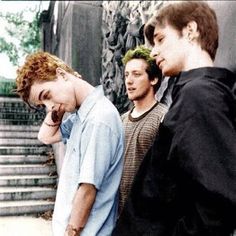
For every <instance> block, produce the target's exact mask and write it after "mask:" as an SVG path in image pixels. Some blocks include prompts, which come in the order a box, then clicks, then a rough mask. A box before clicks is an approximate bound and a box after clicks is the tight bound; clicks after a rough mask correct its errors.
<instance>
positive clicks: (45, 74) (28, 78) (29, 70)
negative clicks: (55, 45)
mask: <svg viewBox="0 0 236 236" xmlns="http://www.w3.org/2000/svg"><path fill="white" fill-rule="evenodd" d="M58 67H60V68H62V69H64V70H65V71H67V72H69V73H71V74H75V73H76V72H75V71H74V70H73V69H71V68H70V67H69V66H68V65H66V64H65V63H64V62H63V61H62V60H61V59H59V58H58V57H56V56H54V55H52V54H50V53H48V52H42V51H39V52H35V53H33V54H30V55H28V56H27V57H26V60H25V63H24V65H23V66H22V67H20V68H18V70H17V77H16V86H17V89H16V92H17V93H18V95H19V96H20V97H21V98H22V99H23V100H24V101H25V102H26V103H28V104H29V101H28V100H29V95H30V89H31V86H32V85H33V83H34V82H46V81H51V80H54V79H56V69H57V68H58Z"/></svg>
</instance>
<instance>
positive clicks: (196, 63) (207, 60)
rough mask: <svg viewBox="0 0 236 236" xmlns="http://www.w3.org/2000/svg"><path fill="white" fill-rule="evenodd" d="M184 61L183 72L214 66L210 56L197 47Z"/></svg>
mask: <svg viewBox="0 0 236 236" xmlns="http://www.w3.org/2000/svg"><path fill="white" fill-rule="evenodd" d="M193 55H194V56H193ZM185 61H186V64H185V66H184V71H188V70H192V69H196V68H200V67H212V66H213V65H214V63H213V60H212V59H211V57H210V55H209V54H208V53H207V52H206V51H204V50H202V49H201V48H199V47H196V48H194V49H193V51H192V52H191V53H189V54H188V56H187V57H186V60H185Z"/></svg>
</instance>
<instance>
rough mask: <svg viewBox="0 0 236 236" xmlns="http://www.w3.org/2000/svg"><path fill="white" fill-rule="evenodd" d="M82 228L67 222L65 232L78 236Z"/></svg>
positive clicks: (69, 235) (70, 235)
mask: <svg viewBox="0 0 236 236" xmlns="http://www.w3.org/2000/svg"><path fill="white" fill-rule="evenodd" d="M82 230H83V228H82V227H79V228H77V227H75V226H73V225H71V224H68V225H67V227H66V232H67V234H68V236H79V235H80V233H81V231H82Z"/></svg>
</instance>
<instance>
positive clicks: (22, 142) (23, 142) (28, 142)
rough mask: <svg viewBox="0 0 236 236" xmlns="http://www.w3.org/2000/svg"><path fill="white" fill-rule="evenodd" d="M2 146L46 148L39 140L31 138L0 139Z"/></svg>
mask: <svg viewBox="0 0 236 236" xmlns="http://www.w3.org/2000/svg"><path fill="white" fill-rule="evenodd" d="M0 145H1V146H16V145H17V146H44V144H43V143H42V142H40V141H39V140H38V139H30V138H24V139H23V138H18V139H16V138H0Z"/></svg>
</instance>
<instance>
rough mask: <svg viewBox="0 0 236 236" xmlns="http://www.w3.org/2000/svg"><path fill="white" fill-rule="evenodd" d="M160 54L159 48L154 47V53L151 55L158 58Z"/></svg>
mask: <svg viewBox="0 0 236 236" xmlns="http://www.w3.org/2000/svg"><path fill="white" fill-rule="evenodd" d="M159 54H160V52H159V50H158V48H157V46H154V47H153V48H152V51H151V53H150V56H151V57H154V58H156V57H157V56H158V55H159Z"/></svg>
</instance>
